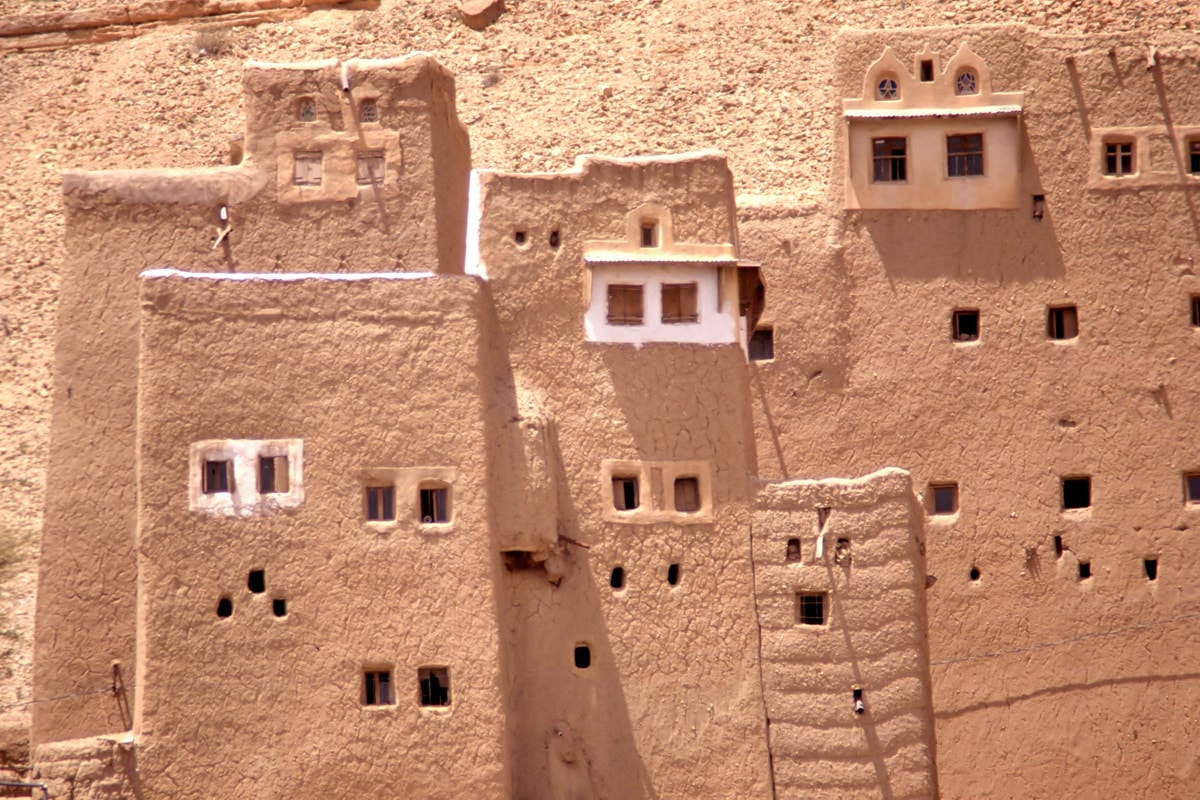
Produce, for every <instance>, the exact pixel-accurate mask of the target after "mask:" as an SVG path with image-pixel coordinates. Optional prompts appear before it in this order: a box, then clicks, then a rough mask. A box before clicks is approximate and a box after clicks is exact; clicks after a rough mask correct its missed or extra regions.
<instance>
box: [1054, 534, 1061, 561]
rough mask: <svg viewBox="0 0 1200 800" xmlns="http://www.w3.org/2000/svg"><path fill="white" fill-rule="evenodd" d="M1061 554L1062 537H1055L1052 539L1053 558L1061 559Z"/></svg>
mask: <svg viewBox="0 0 1200 800" xmlns="http://www.w3.org/2000/svg"><path fill="white" fill-rule="evenodd" d="M1062 554H1063V540H1062V537H1061V536H1055V537H1054V557H1055V558H1062Z"/></svg>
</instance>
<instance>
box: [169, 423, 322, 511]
mask: <svg viewBox="0 0 1200 800" xmlns="http://www.w3.org/2000/svg"><path fill="white" fill-rule="evenodd" d="M188 461H189V469H188V507H189V508H190V509H191V510H192V511H200V512H205V513H210V514H219V515H222V516H237V517H244V516H250V515H251V514H254V513H259V512H270V511H276V510H279V509H284V508H295V507H296V506H299V505H300V504H301V503H302V502H303V501H304V440H302V439H208V440H205V441H201V442H195V443H193V444H192V446H191V448H190V451H189V454H188Z"/></svg>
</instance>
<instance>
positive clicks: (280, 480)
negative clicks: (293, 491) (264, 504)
mask: <svg viewBox="0 0 1200 800" xmlns="http://www.w3.org/2000/svg"><path fill="white" fill-rule="evenodd" d="M288 491H289V489H288V459H287V456H259V459H258V493H259V494H287V492H288Z"/></svg>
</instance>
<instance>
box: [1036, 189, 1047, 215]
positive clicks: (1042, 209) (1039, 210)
mask: <svg viewBox="0 0 1200 800" xmlns="http://www.w3.org/2000/svg"><path fill="white" fill-rule="evenodd" d="M1044 216H1046V195H1044V194H1035V195H1034V196H1033V218H1034V219H1041V218H1042V217H1044Z"/></svg>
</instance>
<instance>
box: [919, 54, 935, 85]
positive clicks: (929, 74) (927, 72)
mask: <svg viewBox="0 0 1200 800" xmlns="http://www.w3.org/2000/svg"><path fill="white" fill-rule="evenodd" d="M931 80H933V62H932V61H929V60H922V61H921V82H922V83H929V82H930V81H931Z"/></svg>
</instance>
